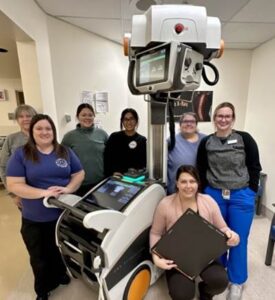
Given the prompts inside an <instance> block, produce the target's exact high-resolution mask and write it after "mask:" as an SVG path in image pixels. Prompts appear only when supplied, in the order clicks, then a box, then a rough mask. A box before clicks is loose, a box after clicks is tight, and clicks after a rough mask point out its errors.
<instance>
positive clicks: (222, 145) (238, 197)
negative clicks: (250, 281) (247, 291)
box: [197, 102, 261, 300]
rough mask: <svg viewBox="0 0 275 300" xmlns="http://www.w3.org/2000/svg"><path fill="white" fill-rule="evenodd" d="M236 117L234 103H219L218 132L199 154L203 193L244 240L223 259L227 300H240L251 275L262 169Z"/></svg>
mask: <svg viewBox="0 0 275 300" xmlns="http://www.w3.org/2000/svg"><path fill="white" fill-rule="evenodd" d="M235 118H236V116H235V108H234V106H233V105H232V104H231V103H229V102H224V103H221V104H219V105H218V106H217V107H216V109H215V111H214V125H215V127H216V132H215V133H213V134H211V135H209V136H207V137H205V138H204V139H203V140H202V141H201V143H200V145H199V148H198V156H197V167H198V169H199V173H200V178H201V181H202V187H203V188H204V192H205V193H206V194H209V195H210V196H212V198H214V199H215V200H216V202H217V203H218V205H219V207H220V210H221V212H222V215H223V217H224V220H225V222H226V223H227V224H228V226H230V228H232V230H234V231H236V232H237V233H238V234H239V236H240V240H241V242H240V244H239V245H238V246H237V247H234V248H231V249H230V251H229V253H228V255H224V256H223V258H222V260H223V264H224V266H225V267H227V272H228V277H229V281H230V283H231V284H230V286H229V293H228V295H227V299H228V300H238V299H241V295H242V289H243V285H244V283H245V282H246V280H247V277H248V272H247V240H248V236H249V231H250V227H251V223H252V220H253V215H254V203H255V195H256V192H257V189H258V182H259V176H260V171H261V165H260V160H259V152H258V147H257V144H256V142H255V141H254V139H253V138H252V137H251V135H250V134H248V133H247V132H243V131H237V130H234V129H233V125H234V121H235Z"/></svg>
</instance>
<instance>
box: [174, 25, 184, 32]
mask: <svg viewBox="0 0 275 300" xmlns="http://www.w3.org/2000/svg"><path fill="white" fill-rule="evenodd" d="M174 28H175V31H176V33H177V34H180V33H181V32H182V31H183V30H184V26H183V25H182V24H181V23H178V24H176V25H175V27H174Z"/></svg>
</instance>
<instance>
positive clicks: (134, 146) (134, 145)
mask: <svg viewBox="0 0 275 300" xmlns="http://www.w3.org/2000/svg"><path fill="white" fill-rule="evenodd" d="M136 146H137V142H136V141H132V142H131V143H129V148H130V149H135V148H136Z"/></svg>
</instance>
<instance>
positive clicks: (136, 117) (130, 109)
mask: <svg viewBox="0 0 275 300" xmlns="http://www.w3.org/2000/svg"><path fill="white" fill-rule="evenodd" d="M127 113H131V114H132V115H133V117H134V119H135V120H136V122H137V124H138V121H139V118H138V113H137V112H136V111H135V110H134V109H133V108H125V109H124V110H123V111H122V113H121V117H120V130H123V119H124V117H125V115H126V114H127Z"/></svg>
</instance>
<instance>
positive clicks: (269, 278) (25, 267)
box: [0, 189, 275, 300]
mask: <svg viewBox="0 0 275 300" xmlns="http://www.w3.org/2000/svg"><path fill="white" fill-rule="evenodd" d="M269 226H270V221H269V220H268V219H266V218H264V217H255V220H254V222H253V227H252V230H251V236H250V244H249V280H248V281H247V285H246V287H245V290H244V293H243V300H274V299H275V254H274V258H273V265H272V266H271V267H267V266H265V264H264V258H265V251H266V244H267V237H268V230H269ZM19 230H20V212H19V211H18V210H17V208H16V207H15V206H14V205H13V203H12V200H11V198H10V197H9V196H7V193H6V191H5V190H3V189H2V190H0V237H1V244H0V245H1V248H0V249H1V254H0V300H32V299H35V294H34V292H33V277H32V272H31V269H30V267H29V262H28V255H27V252H26V250H25V248H24V245H23V242H22V240H21V236H20V233H19ZM225 297H226V293H224V294H223V295H219V296H218V297H215V300H222V299H225ZM50 299H52V300H63V299H66V300H78V299H81V300H88V299H89V300H96V299H97V294H96V292H94V291H93V290H91V289H90V288H89V287H87V286H86V285H85V284H84V283H83V282H82V281H80V280H73V281H72V283H71V284H70V285H69V286H67V287H59V288H58V289H56V290H55V291H54V292H53V293H52V295H51V297H50ZM145 299H146V300H155V299H157V300H166V299H169V296H168V294H167V288H166V284H165V280H164V278H161V279H160V280H159V281H158V282H157V283H156V284H155V285H154V286H152V287H151V288H150V290H149V292H148V294H147V296H146V298H145Z"/></svg>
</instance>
